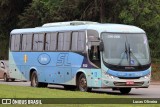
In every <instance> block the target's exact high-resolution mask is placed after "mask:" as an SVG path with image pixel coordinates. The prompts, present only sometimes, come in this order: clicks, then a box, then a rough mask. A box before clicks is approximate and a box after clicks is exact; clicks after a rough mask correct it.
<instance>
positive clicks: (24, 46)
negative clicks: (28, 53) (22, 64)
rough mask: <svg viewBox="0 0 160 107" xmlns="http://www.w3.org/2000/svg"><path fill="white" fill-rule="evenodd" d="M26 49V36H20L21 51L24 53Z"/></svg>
mask: <svg viewBox="0 0 160 107" xmlns="http://www.w3.org/2000/svg"><path fill="white" fill-rule="evenodd" d="M26 47H27V35H23V36H22V50H23V51H25V50H26Z"/></svg>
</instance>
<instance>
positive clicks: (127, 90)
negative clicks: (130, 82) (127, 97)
mask: <svg viewBox="0 0 160 107" xmlns="http://www.w3.org/2000/svg"><path fill="white" fill-rule="evenodd" d="M119 90H120V92H121V94H128V93H129V92H130V91H131V88H120V89H119Z"/></svg>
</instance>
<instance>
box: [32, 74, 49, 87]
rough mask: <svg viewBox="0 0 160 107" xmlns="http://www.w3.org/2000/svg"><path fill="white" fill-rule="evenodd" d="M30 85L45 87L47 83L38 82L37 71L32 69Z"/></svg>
mask: <svg viewBox="0 0 160 107" xmlns="http://www.w3.org/2000/svg"><path fill="white" fill-rule="evenodd" d="M31 86H32V87H47V86H48V84H47V83H42V82H38V76H37V73H36V72H35V71H34V72H33V73H32V75H31Z"/></svg>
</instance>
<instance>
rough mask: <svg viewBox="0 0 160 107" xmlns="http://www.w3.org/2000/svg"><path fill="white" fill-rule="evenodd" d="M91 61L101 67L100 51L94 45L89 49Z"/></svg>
mask: <svg viewBox="0 0 160 107" xmlns="http://www.w3.org/2000/svg"><path fill="white" fill-rule="evenodd" d="M88 53H89V59H90V61H91V62H92V63H94V64H95V65H96V66H98V67H100V66H101V64H100V51H99V46H98V45H92V46H91V47H90V49H89V52H88Z"/></svg>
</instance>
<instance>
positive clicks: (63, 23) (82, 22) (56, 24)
mask: <svg viewBox="0 0 160 107" xmlns="http://www.w3.org/2000/svg"><path fill="white" fill-rule="evenodd" d="M86 24H98V22H91V21H68V22H55V23H46V24H44V25H43V26H42V27H58V26H73V25H86Z"/></svg>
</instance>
